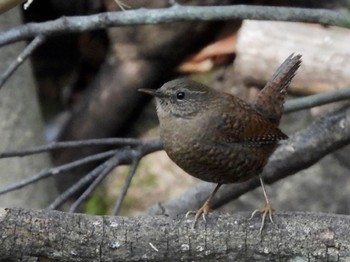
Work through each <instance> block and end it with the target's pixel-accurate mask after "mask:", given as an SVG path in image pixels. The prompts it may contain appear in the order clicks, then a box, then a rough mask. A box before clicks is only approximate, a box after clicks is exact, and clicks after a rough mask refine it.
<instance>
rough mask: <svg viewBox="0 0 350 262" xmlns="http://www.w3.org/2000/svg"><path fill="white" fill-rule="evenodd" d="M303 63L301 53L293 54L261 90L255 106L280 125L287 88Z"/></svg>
mask: <svg viewBox="0 0 350 262" xmlns="http://www.w3.org/2000/svg"><path fill="white" fill-rule="evenodd" d="M300 63H301V55H296V56H294V54H291V55H290V56H289V57H288V58H287V59H286V60H285V61H284V62H283V63H282V64H281V65H280V67H279V68H278V69H277V70H276V72H275V74H274V75H273V76H272V78H271V80H270V81H269V82H267V83H266V85H265V87H264V88H263V89H262V90H261V91H260V92H259V94H258V96H257V98H256V99H255V102H254V103H253V106H254V108H255V110H256V111H258V112H259V113H260V114H262V115H263V116H264V117H266V118H267V119H269V120H270V121H271V122H272V123H274V124H276V125H278V124H279V121H280V119H281V116H282V113H283V104H284V100H285V97H286V94H287V88H288V87H289V84H290V82H291V81H292V79H293V77H294V76H295V74H296V71H297V70H298V68H299V66H300Z"/></svg>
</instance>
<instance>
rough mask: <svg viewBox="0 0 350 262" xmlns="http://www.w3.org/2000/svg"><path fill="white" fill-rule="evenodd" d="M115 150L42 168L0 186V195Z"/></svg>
mask: <svg viewBox="0 0 350 262" xmlns="http://www.w3.org/2000/svg"><path fill="white" fill-rule="evenodd" d="M116 152H117V150H111V151H107V152H103V153H99V154H96V155H92V156H88V157H85V158H83V159H79V160H76V161H73V162H71V163H68V164H64V165H61V166H57V167H53V168H49V169H44V170H42V171H41V172H39V173H38V174H37V175H34V176H32V177H30V178H27V179H23V180H21V181H18V182H16V183H13V184H11V185H9V186H7V187H4V188H1V189H0V195H1V194H5V193H7V192H10V191H14V190H17V189H20V188H22V187H25V186H27V185H29V184H32V183H35V182H37V181H39V180H41V179H44V178H47V177H49V176H54V175H58V174H60V173H62V172H65V171H68V170H71V169H73V168H75V167H78V166H81V165H85V164H88V163H91V162H93V161H98V160H101V159H104V158H107V157H110V156H112V155H113V154H115V153H116Z"/></svg>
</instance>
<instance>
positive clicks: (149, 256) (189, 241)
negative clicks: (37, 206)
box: [0, 208, 350, 262]
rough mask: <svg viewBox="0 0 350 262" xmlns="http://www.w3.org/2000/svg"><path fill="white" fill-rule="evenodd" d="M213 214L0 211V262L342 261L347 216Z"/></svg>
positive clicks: (349, 245)
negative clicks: (268, 218) (33, 261)
mask: <svg viewBox="0 0 350 262" xmlns="http://www.w3.org/2000/svg"><path fill="white" fill-rule="evenodd" d="M248 217H249V214H248V213H236V214H233V215H231V214H221V215H218V214H214V215H210V216H209V217H208V219H207V222H206V223H205V222H204V221H203V220H201V221H200V222H199V223H198V225H197V226H196V228H195V229H193V230H192V229H190V227H191V224H192V219H184V218H183V217H166V216H157V217H152V216H144V217H137V218H126V217H118V216H115V217H113V216H89V215H82V214H70V213H64V212H58V211H50V212H49V211H43V210H29V209H16V208H14V209H9V208H6V209H0V232H1V233H0V236H1V237H0V258H1V259H13V261H16V260H15V258H16V259H20V258H21V257H23V256H29V257H31V256H32V257H46V258H50V259H56V260H59V261H86V262H88V261H136V260H138V261H139V260H151V261H166V260H172V261H183V260H186V261H188V260H191V261H213V260H214V259H215V260H216V261H262V260H263V261H295V260H298V261H349V259H350V251H349V250H350V231H349V230H348V229H349V226H350V216H344V215H335V214H323V213H288V212H286V213H278V214H275V224H271V223H267V225H266V227H265V229H264V231H263V233H262V235H259V227H260V218H254V219H252V220H248V219H247V218H248Z"/></svg>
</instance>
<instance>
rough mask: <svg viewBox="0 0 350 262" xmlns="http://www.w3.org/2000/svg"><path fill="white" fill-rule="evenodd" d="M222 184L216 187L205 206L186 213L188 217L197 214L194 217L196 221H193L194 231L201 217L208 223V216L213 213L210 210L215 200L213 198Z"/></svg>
mask: <svg viewBox="0 0 350 262" xmlns="http://www.w3.org/2000/svg"><path fill="white" fill-rule="evenodd" d="M220 186H221V184H217V186H216V187H215V189H214V190H213V192H212V193H211V194H210V196H209V198H208V199H207V201H205V202H204V204H203V206H202V207H201V208H200V209H198V210H197V211H188V212H187V213H186V217H187V216H188V215H189V214H192V213H194V214H196V215H195V217H194V220H193V223H192V227H191V228H192V229H194V227H195V226H196V223H197V221H198V218H199V217H200V216H202V217H203V220H204V221H206V215H207V214H208V213H209V212H211V211H212V209H211V208H210V204H211V200H212V199H213V197H214V196H215V194H216V192H217V191H218V190H219V188H220Z"/></svg>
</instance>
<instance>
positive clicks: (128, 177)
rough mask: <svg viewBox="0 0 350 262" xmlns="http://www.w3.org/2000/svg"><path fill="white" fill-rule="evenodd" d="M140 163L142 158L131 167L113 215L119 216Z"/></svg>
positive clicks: (135, 160)
mask: <svg viewBox="0 0 350 262" xmlns="http://www.w3.org/2000/svg"><path fill="white" fill-rule="evenodd" d="M139 162H140V157H135V159H134V160H133V162H132V164H131V166H130V170H129V173H128V176H127V178H126V179H125V183H124V186H123V188H122V191H121V192H120V194H119V196H118V199H117V202H116V203H115V206H114V208H113V211H112V215H118V213H119V211H120V209H121V207H122V204H123V202H124V199H125V197H126V194H127V193H128V189H129V187H130V184H131V180H132V179H133V177H134V175H135V173H136V169H137V167H138V165H139Z"/></svg>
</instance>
